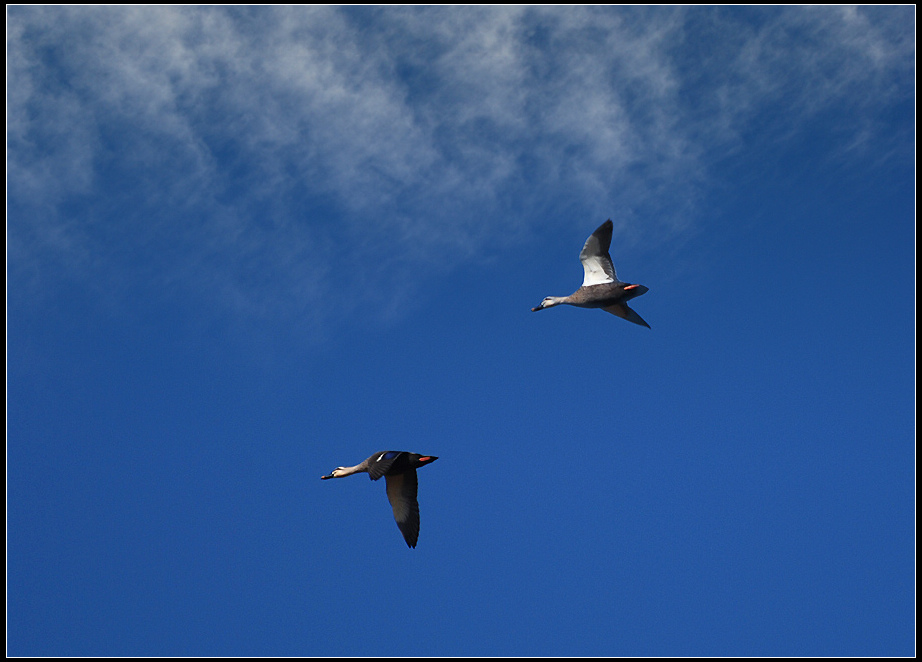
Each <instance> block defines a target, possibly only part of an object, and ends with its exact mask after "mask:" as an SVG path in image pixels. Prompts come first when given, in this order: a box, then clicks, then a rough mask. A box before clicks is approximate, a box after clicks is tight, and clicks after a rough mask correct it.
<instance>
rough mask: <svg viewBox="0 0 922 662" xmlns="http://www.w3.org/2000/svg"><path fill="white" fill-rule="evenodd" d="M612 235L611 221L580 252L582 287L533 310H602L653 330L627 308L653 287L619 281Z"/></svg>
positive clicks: (545, 302) (605, 223)
mask: <svg viewBox="0 0 922 662" xmlns="http://www.w3.org/2000/svg"><path fill="white" fill-rule="evenodd" d="M611 232H612V222H611V219H609V220H607V221H605V222H604V223H602V225H600V226H599V227H598V229H597V230H596V231H595V232H593V233H592V234H591V235H590V236H589V239H587V240H586V245H585V246H583V250H582V251H580V254H579V260H580V262H582V263H583V271H585V272H586V276H585V278H583V285H582V287H580V288H579V289H578V290H576V292H574V293H573V294H571V295H570V296H567V297H545V298H544V301H542V302H541V303H539V304H538V305H537V306H536V307H535V308H532V311H535V310H544V309H545V308H552V307H554V306H559V305H560V304H562V303H566V304H569V305H571V306H579V307H580V308H601V309H602V310H604V311H606V312H609V313H611V314H612V315H617V316H618V317H620V318H622V319H626V320H627V321H628V322H633V323H634V324H639V325H641V326H645V327H647V328H648V329H649V328H650V325H649V324H647V323H646V322H645V321H644V319H643V318H642V317H641V316H640V315H638V314H637V313H636V312H634V311H633V310H632V309H631V307H630V306H628V305H627V302H628V301H630V300H631V299H633V298H634V297H639V296H640V295H641V294H646V293H647V291H648V290H649V288H647V287H644V286H643V285H633V284H631V283H623V282H621V281H620V280H618V275H617V274H616V273H615V265H614V264H612V261H611V255H609V254H608V249H609V247H610V246H611Z"/></svg>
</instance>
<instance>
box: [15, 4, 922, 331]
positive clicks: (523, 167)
mask: <svg viewBox="0 0 922 662" xmlns="http://www.w3.org/2000/svg"><path fill="white" fill-rule="evenodd" d="M913 22H914V13H913V11H912V8H899V7H897V8H873V7H872V8H825V7H820V8H809V9H805V8H780V9H776V8H736V9H704V10H701V9H679V8H642V9H636V8H635V9H626V10H625V9H620V8H593V7H555V8H528V7H495V8H490V7H467V8H464V7H457V8H455V7H426V8H409V7H406V8H331V7H320V8H302V7H288V8H217V7H141V8H111V7H77V8H62V7H19V8H13V9H11V11H10V12H9V20H8V42H7V57H8V80H9V84H8V116H9V119H8V173H9V174H8V182H9V200H10V210H11V219H10V222H9V231H8V235H9V239H10V242H11V248H10V249H9V251H10V253H9V254H10V260H11V263H15V265H14V266H16V267H17V268H20V269H22V270H25V271H28V270H29V269H30V267H29V266H28V265H30V264H31V265H35V264H41V261H42V260H44V259H47V258H48V256H49V255H54V256H55V258H56V259H58V260H60V261H61V262H68V261H70V262H71V263H73V264H76V265H77V266H76V267H75V270H76V271H79V270H80V268H81V266H83V267H85V266H88V265H89V266H92V265H96V266H97V268H102V269H107V268H112V269H115V268H116V266H112V265H117V266H118V267H123V266H125V265H123V264H121V263H118V262H117V261H115V262H111V263H109V265H108V266H106V261H107V260H110V259H111V260H116V258H112V257H111V256H112V254H113V253H114V250H113V249H112V248H111V246H110V245H109V244H110V243H118V242H123V243H126V244H128V245H129V246H131V249H130V250H129V253H131V254H136V255H144V254H149V255H156V256H157V258H156V259H155V258H154V257H150V258H148V269H149V271H148V272H147V275H152V276H153V277H156V278H159V279H161V280H162V281H164V282H165V283H167V284H172V285H175V286H177V287H179V284H178V283H179V282H180V281H187V282H190V283H194V285H193V286H194V287H205V288H208V289H209V291H211V292H212V293H218V296H220V297H221V298H223V299H224V300H226V301H228V302H231V304H232V305H233V306H235V307H239V308H242V309H246V310H252V311H254V314H258V313H259V311H266V310H270V309H271V310H275V311H278V310H282V309H284V310H287V311H288V312H289V314H297V312H294V313H292V312H291V311H298V310H303V309H304V308H306V307H308V306H312V305H315V304H316V303H317V302H318V301H320V300H322V298H323V293H324V292H327V291H331V290H335V289H336V288H343V289H345V290H349V289H352V290H359V291H363V286H365V285H367V284H368V283H380V284H381V286H382V287H389V288H390V289H397V290H399V289H400V287H401V283H403V282H404V280H406V276H407V274H409V273H410V272H411V271H412V270H413V269H414V268H415V267H417V266H418V265H419V264H420V263H422V262H424V261H425V260H426V259H427V255H429V254H431V253H433V252H438V254H440V255H443V256H444V255H455V256H457V259H458V260H463V259H464V257H465V256H466V255H470V254H471V253H473V252H476V251H478V250H480V249H481V248H482V247H483V246H484V245H486V244H488V243H489V242H490V241H491V238H493V237H495V236H496V235H497V234H498V233H500V232H506V231H507V230H508V229H509V228H512V229H513V232H512V234H513V235H514V233H515V232H514V230H515V228H516V227H518V228H523V227H525V226H527V224H528V223H530V222H550V217H552V216H553V215H554V214H557V213H560V212H561V211H562V210H569V212H570V213H572V214H575V216H576V217H575V218H573V219H572V220H573V221H574V222H579V223H581V224H582V225H585V223H586V220H585V219H586V218H595V217H603V216H608V215H611V214H612V213H618V214H619V215H620V217H621V218H623V219H626V222H633V221H636V219H637V218H639V217H640V215H641V214H640V213H639V212H641V211H643V212H652V211H655V212H656V214H655V217H656V218H657V219H658V220H657V222H658V223H660V224H661V227H660V231H661V232H663V233H668V232H672V231H675V230H676V229H677V228H681V227H682V225H683V223H686V222H688V219H689V218H693V215H691V216H689V212H690V211H693V207H690V206H689V201H690V200H694V199H696V197H697V196H698V195H700V194H701V192H702V191H706V187H707V180H708V176H709V175H708V168H709V163H710V160H711V159H712V158H714V157H715V156H719V155H720V154H722V153H725V152H727V151H730V150H733V149H735V148H737V147H738V146H740V145H743V144H745V142H746V141H747V140H748V139H750V138H749V137H750V136H752V135H754V134H757V133H758V132H759V131H760V130H764V127H765V126H766V124H767V125H769V126H770V127H771V132H772V134H773V135H774V136H776V137H782V138H783V137H784V136H788V137H792V136H796V135H797V134H798V132H799V131H802V130H803V126H804V123H805V122H806V121H807V120H809V119H810V118H811V117H812V116H814V115H816V114H819V113H823V112H826V111H828V110H830V109H832V108H845V109H846V110H847V111H848V113H847V115H846V116H847V117H848V118H850V119H849V120H848V121H849V123H848V124H847V125H845V126H843V127H842V128H841V130H842V132H843V134H844V135H846V137H847V138H848V140H847V141H845V142H846V143H847V144H849V145H851V146H852V148H860V144H861V143H862V140H866V139H867V138H868V136H874V135H877V133H876V125H875V122H876V121H877V118H878V117H879V116H880V114H881V113H882V112H884V111H886V110H887V108H889V107H890V106H891V105H892V104H894V103H897V102H900V101H905V100H906V99H907V98H909V97H911V95H912V94H914V82H913V80H914V58H915V51H914V24H913ZM781 110H783V112H781ZM74 208H79V209H81V210H82V211H81V213H80V214H73V213H71V210H72V209H74ZM542 215H543V217H542ZM650 215H651V216H652V215H653V214H650ZM113 219H117V221H113ZM499 219H501V221H500V220H499ZM114 222H117V223H119V224H120V225H121V227H118V228H113V227H111V226H112V224H113V223H114ZM500 223H502V224H503V226H504V227H499V225H500ZM507 226H508V227H507ZM100 262H102V263H103V266H102V267H99V264H100ZM344 264H345V265H349V266H346V267H345V269H344V268H343V265H344ZM20 273H21V272H20ZM371 289H372V290H374V288H371ZM296 301H298V302H303V303H300V304H295V303H293V302H296ZM357 303H360V302H357Z"/></svg>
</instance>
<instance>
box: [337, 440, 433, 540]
mask: <svg viewBox="0 0 922 662" xmlns="http://www.w3.org/2000/svg"><path fill="white" fill-rule="evenodd" d="M438 459H439V458H437V457H435V456H433V455H420V454H419V453H408V452H406V451H381V452H379V453H375V454H374V455H372V456H371V457H370V458H368V459H367V460H365V461H364V462H362V463H360V464H357V465H355V466H354V467H336V468H335V469H333V471H332V472H331V473H330V475H329V476H321V478H322V479H324V480H326V479H327V478H341V477H342V476H351V475H352V474H357V473H361V472H363V471H364V472H367V473H368V477H369V478H371V479H372V480H378V479H379V478H380V477H381V476H384V480H385V482H386V483H387V499H388V501H390V502H391V508H393V509H394V519H395V520H396V521H397V526H398V527H399V528H400V532H401V533H402V534H403V539H404V540H406V541H407V545H408V546H410V547H416V541H417V540H418V539H419V503H418V502H417V501H416V490H417V487H418V485H419V483H418V482H417V480H416V469H417V467H422V466H425V465H427V464H429V463H430V462H435V461H436V460H438Z"/></svg>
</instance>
